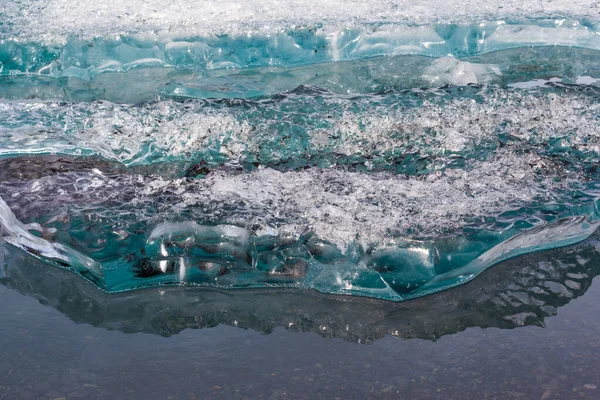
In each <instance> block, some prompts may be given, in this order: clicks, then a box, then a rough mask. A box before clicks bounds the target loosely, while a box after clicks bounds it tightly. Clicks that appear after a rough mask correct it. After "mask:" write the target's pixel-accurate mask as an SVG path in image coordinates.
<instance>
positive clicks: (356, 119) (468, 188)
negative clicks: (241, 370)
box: [0, 0, 600, 300]
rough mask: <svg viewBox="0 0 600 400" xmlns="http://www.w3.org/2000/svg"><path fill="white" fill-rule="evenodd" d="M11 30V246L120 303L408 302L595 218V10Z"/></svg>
mask: <svg viewBox="0 0 600 400" xmlns="http://www.w3.org/2000/svg"><path fill="white" fill-rule="evenodd" d="M183 10H185V11H183ZM0 16H1V17H2V20H3V21H5V23H4V24H3V25H1V26H0V226H1V229H2V235H3V237H4V238H5V240H6V241H7V242H8V243H10V244H12V245H14V246H17V247H20V248H22V249H23V250H26V251H27V252H29V253H30V254H31V255H33V256H36V257H39V258H41V259H43V260H45V261H48V262H50V263H52V264H54V265H56V266H60V267H64V268H66V269H70V270H72V271H74V272H76V273H78V274H80V275H82V276H83V277H85V278H86V279H88V280H91V281H92V282H94V283H95V284H96V285H97V286H99V287H101V288H103V289H104V290H106V291H108V292H118V291H124V290H130V289H136V288H142V287H149V286H157V285H201V286H213V287H219V288H250V287H252V288H256V287H293V288H303V289H317V290H319V291H322V292H326V293H334V294H346V295H361V296H370V297H378V298H382V299H388V300H404V299H408V298H413V297H419V296H422V295H426V294H430V293H433V292H436V291H440V290H442V289H446V288H450V287H453V286H456V285H458V284H461V283H465V282H467V281H469V280H471V279H473V278H474V277H475V276H477V275H478V274H479V273H481V272H482V271H483V270H485V269H487V268H489V267H491V266H493V265H495V264H497V263H498V262H501V261H503V260H505V259H507V258H512V257H515V256H518V255H521V254H524V253H528V252H533V251H538V250H543V249H548V248H555V247H560V246H565V245H570V244H573V243H576V242H579V241H582V240H584V239H586V238H587V237H589V236H590V235H591V234H592V233H593V232H594V231H595V229H596V227H597V225H598V217H599V215H598V213H599V212H598V209H597V201H598V198H599V191H598V169H597V164H598V162H599V160H600V147H599V146H600V131H599V129H598V126H600V124H599V122H600V121H599V120H600V108H599V105H598V104H599V103H598V98H599V94H600V93H599V91H600V88H599V85H598V82H599V80H600V67H599V65H600V39H599V38H600V36H599V35H598V32H599V29H598V26H599V25H598V21H599V20H600V18H599V15H598V8H597V4H596V3H595V2H586V1H575V2H573V1H569V2H561V1H553V2H529V3H526V4H521V2H516V1H509V2H503V3H502V4H501V5H499V4H496V3H493V4H492V3H483V2H475V1H467V2H464V1H460V2H458V1H454V0H452V1H451V2H447V1H444V2H437V1H433V2H428V3H427V4H424V3H418V2H417V3H415V2H403V1H400V2H383V1H377V2H375V3H370V4H369V5H367V4H366V3H362V2H345V1H344V2H339V1H327V2H323V1H321V2H309V3H306V2H297V1H286V2H283V3H280V2H272V1H267V2H253V1H252V2H251V1H246V2H212V1H204V2H201V3H197V2H186V1H182V0H179V1H175V2H169V3H168V4H166V3H164V2H155V1H144V2H135V1H134V2H108V3H107V2H97V1H94V2H92V1H71V2H62V1H37V2H33V1H17V2H7V3H3V4H2V6H1V9H0Z"/></svg>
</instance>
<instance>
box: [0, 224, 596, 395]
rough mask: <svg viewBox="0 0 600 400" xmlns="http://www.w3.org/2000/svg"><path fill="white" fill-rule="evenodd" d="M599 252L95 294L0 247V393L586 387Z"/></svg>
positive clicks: (587, 245)
mask: <svg viewBox="0 0 600 400" xmlns="http://www.w3.org/2000/svg"><path fill="white" fill-rule="evenodd" d="M599 257H600V253H599V247H598V238H597V236H596V235H594V236H593V237H592V238H591V239H589V240H587V241H585V242H583V243H581V244H579V245H576V246H571V247H567V248H562V249H556V250H551V251H546V252H538V253H534V254H529V255H526V256H522V257H520V258H517V259H513V260H509V261H506V262H504V263H501V264H498V265H496V266H494V267H493V268H490V269H488V270H487V271H485V272H484V273H483V274H482V275H480V276H479V277H478V278H477V279H475V280H473V281H471V282H469V283H467V284H466V285H463V286H461V287H458V288H455V289H452V290H448V291H443V292H440V293H437V294H434V295H431V296H427V297H423V298H420V299H416V300H411V301H408V302H401V303H393V302H382V301H379V300H373V299H368V298H361V297H347V296H341V297H336V296H331V295H322V294H319V293H318V292H315V291H298V290H295V289H294V290H292V289H280V290H277V289H268V290H265V289H256V290H240V291H231V290H225V291H216V290H214V289H203V288H195V287H186V288H175V287H171V288H148V289H143V290H138V291H129V292H124V293H118V294H106V293H102V292H100V291H98V290H97V289H96V288H95V287H94V286H93V285H91V284H90V283H89V282H86V281H84V280H82V279H80V278H78V277H77V276H76V275H74V274H72V273H69V272H68V271H65V270H61V269H58V268H48V267H47V265H46V264H44V263H43V262H39V261H32V260H31V257H29V256H28V255H26V254H25V253H24V252H22V251H19V250H15V249H14V248H9V251H8V252H7V253H6V254H5V262H6V264H5V267H4V269H3V278H2V279H1V281H0V282H1V285H0V300H1V301H2V308H1V310H0V316H1V318H2V321H3V323H2V325H1V327H0V339H2V342H3V343H4V349H3V351H2V352H0V361H1V362H2V365H3V373H2V375H0V387H1V388H2V394H1V396H2V398H7V399H15V398H17V399H19V398H22V399H31V398H35V399H38V398H48V399H56V398H61V397H66V398H69V399H79V398H99V399H104V398H115V397H123V396H126V397H131V398H144V397H146V398H147V397H151V398H174V399H193V398H216V399H220V398H224V399H225V398H240V399H241V398H292V399H300V398H335V397H340V398H350V399H354V398H356V399H360V398H365V397H370V398H398V397H400V398H405V397H406V398H414V399H470V398H499V399H505V398H507V399H509V398H532V399H539V398H544V399H548V398H549V399H552V398H556V399H563V398H573V397H575V398H589V399H594V398H597V397H598V394H597V393H598V390H600V389H598V387H600V376H599V375H598V368H597V367H598V358H597V356H596V352H595V350H596V349H597V347H598V340H597V337H598V329H599V326H598V322H597V321H598V311H597V307H596V304H597V302H598V298H599V296H600V293H599V292H598V286H597V282H594V279H595V277H596V276H597V275H598V273H599V272H600V270H599V269H598V268H599V267H598V266H599V265H600V263H599V262H598V261H599ZM482 328H483V329H482ZM32 377H35V379H32Z"/></svg>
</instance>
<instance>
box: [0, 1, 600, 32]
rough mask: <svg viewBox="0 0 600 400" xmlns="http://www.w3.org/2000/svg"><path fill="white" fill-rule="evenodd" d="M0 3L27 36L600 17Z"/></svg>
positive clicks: (458, 6)
mask: <svg viewBox="0 0 600 400" xmlns="http://www.w3.org/2000/svg"><path fill="white" fill-rule="evenodd" d="M0 7H2V8H3V9H4V10H3V13H4V14H5V17H4V18H7V19H8V20H9V21H10V22H11V23H12V24H14V25H15V26H18V27H19V28H18V30H19V31H20V33H21V34H22V35H24V36H30V37H36V38H38V39H39V38H41V37H43V36H45V37H46V38H51V37H58V36H62V35H70V34H78V35H88V36H109V35H110V34H118V33H122V32H147V33H165V34H180V35H206V34H215V33H226V34H233V35H241V34H245V33H248V32H257V31H262V32H272V33H273V32H278V31H281V30H282V29H290V28H294V27H296V26H309V25H318V24H321V23H324V24H326V25H327V26H330V27H335V26H337V25H345V26H348V25H356V24H365V23H372V22H378V23H379V22H384V23H385V22H400V23H410V24H417V25H419V24H427V23H434V22H442V23H446V22H453V23H465V22H466V23H474V22H475V23H477V22H480V21H482V20H490V19H492V20H498V19H504V18H522V17H527V18H540V17H545V18H556V21H557V22H556V24H557V25H561V24H563V23H564V22H565V18H568V17H577V18H591V19H597V18H598V17H599V13H600V11H599V6H598V2H597V0H573V1H569V0H555V1H546V0H541V1H527V2H523V1H521V0H506V1H502V2H496V1H490V0H486V1H480V0H429V1H426V2H423V1H420V2H419V1H410V0H395V1H386V0H373V1H368V2H365V1H362V0H286V1H277V0H248V1H241V0H234V1H221V0H204V1H201V2H197V1H191V0H173V1H168V2H165V1H163V0H129V1H116V0H107V1H96V0H70V1H63V0H42V1H33V0H24V1H8V2H7V3H6V4H4V5H3V6H0Z"/></svg>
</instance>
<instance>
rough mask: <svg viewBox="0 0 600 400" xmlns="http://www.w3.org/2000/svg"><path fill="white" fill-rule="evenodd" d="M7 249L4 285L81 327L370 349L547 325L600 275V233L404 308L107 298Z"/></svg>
mask: <svg viewBox="0 0 600 400" xmlns="http://www.w3.org/2000/svg"><path fill="white" fill-rule="evenodd" d="M3 247H4V250H2V247H0V254H2V256H1V257H0V262H2V258H4V262H3V263H2V264H3V266H2V269H0V277H2V279H0V282H1V283H2V284H3V285H5V286H7V287H9V288H12V289H15V290H17V291H18V292H20V293H23V294H25V295H28V296H32V297H35V298H36V299H38V300H39V301H40V303H42V304H45V305H49V306H51V307H54V308H55V309H57V310H58V311H60V312H62V313H64V314H65V315H66V316H68V317H69V318H70V319H72V320H73V321H75V322H83V323H87V324H91V325H93V326H97V327H102V328H105V329H111V330H113V329H115V330H120V331H123V332H125V333H134V332H145V333H151V334H157V335H162V336H171V335H174V334H177V333H179V332H181V331H182V330H184V329H186V328H195V329H201V328H210V327H214V326H216V325H219V324H226V325H231V326H237V327H240V328H244V329H248V328H249V329H253V330H256V331H259V332H264V333H269V332H270V331H271V330H273V329H274V328H276V327H284V328H286V329H291V330H296V331H304V332H316V333H318V334H319V335H321V336H324V337H337V338H344V339H346V340H349V341H354V342H358V343H369V342H372V341H374V340H377V339H379V338H382V337H384V336H385V335H394V336H399V337H402V338H423V339H430V340H436V339H438V338H439V337H441V336H443V335H448V334H453V333H456V332H460V331H462V330H464V329H466V328H468V327H475V326H478V327H481V328H487V327H498V328H505V329H512V328H515V327H519V326H524V325H540V326H543V324H544V318H545V317H547V316H551V315H554V314H555V313H556V310H557V308H558V307H561V306H563V305H565V304H567V303H568V302H569V301H570V300H571V299H574V298H577V297H579V296H581V295H583V294H584V293H585V292H586V290H587V289H588V288H589V286H590V285H591V282H592V280H593V278H594V277H595V276H596V275H598V273H599V271H600V234H594V235H593V236H592V237H591V238H590V239H588V240H586V241H585V242H582V243H580V244H578V245H575V246H570V247H567V248H562V249H555V250H550V251H544V252H539V253H534V254H529V255H526V256H522V257H519V258H515V259H512V260H508V261H505V262H503V263H501V264H498V265H496V266H494V267H492V268H490V269H489V270H487V271H486V272H485V273H483V274H481V275H480V276H479V277H478V278H476V279H475V280H474V281H472V282H470V283H468V284H466V285H463V286H461V287H458V288H455V289H452V290H448V291H444V292H441V293H437V294H434V295H431V296H427V297H423V298H420V299H416V300H412V301H408V302H404V303H393V302H386V301H380V300H375V299H368V298H357V297H346V296H332V295H323V294H320V293H317V292H313V291H300V290H294V289H273V290H270V289H260V290H250V289H248V290H246V289H242V290H229V291H221V290H214V289H207V288H197V287H181V286H165V287H162V288H149V289H144V290H135V291H131V292H124V293H116V294H107V293H104V292H102V291H100V290H98V289H97V288H96V287H95V286H94V285H92V284H90V283H89V282H86V281H84V280H82V279H80V278H79V277H77V276H75V275H74V274H72V273H70V272H68V271H65V270H62V269H59V268H54V267H50V266H48V265H47V264H44V263H43V262H40V261H38V260H35V259H33V258H32V257H31V256H30V255H27V254H25V253H24V252H22V251H20V250H17V249H15V248H13V247H11V246H8V245H4V246H3Z"/></svg>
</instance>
